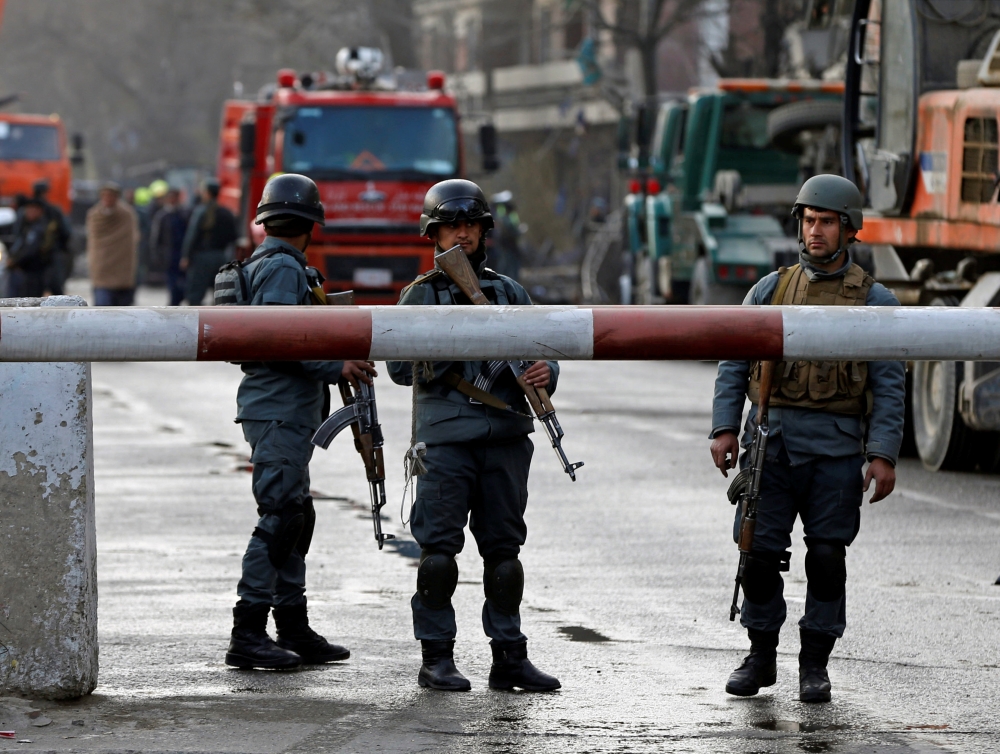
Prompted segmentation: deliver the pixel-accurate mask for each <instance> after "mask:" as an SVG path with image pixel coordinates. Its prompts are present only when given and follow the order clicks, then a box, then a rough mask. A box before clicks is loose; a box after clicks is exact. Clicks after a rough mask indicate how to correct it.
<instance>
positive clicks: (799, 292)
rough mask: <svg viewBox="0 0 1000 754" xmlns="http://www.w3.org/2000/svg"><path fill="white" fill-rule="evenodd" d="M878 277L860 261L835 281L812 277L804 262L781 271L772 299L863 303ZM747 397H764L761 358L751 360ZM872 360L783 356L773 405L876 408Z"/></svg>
mask: <svg viewBox="0 0 1000 754" xmlns="http://www.w3.org/2000/svg"><path fill="white" fill-rule="evenodd" d="M874 282H875V281H874V280H873V279H872V278H871V276H870V275H868V273H866V272H865V271H864V270H863V269H861V267H859V266H858V265H856V264H852V265H851V266H850V268H848V270H847V273H846V274H845V275H844V276H843V277H840V278H834V279H832V280H814V281H811V282H810V280H809V278H808V276H807V275H806V274H805V271H804V270H803V269H802V266H801V265H798V264H797V265H795V266H793V267H790V268H787V269H786V268H784V267H782V268H781V269H780V270H778V286H777V288H775V290H774V297H773V298H772V299H771V303H772V304H775V305H779V304H785V305H796V306H864V305H865V301H866V300H867V299H868V291H869V290H871V287H872V285H873V284H874ZM747 396H748V397H749V398H750V401H751V402H752V403H754V404H755V405H756V403H757V402H758V400H759V399H760V362H759V361H755V362H753V363H752V364H751V365H750V384H749V386H748V387H747ZM871 399H872V396H871V392H870V391H869V390H868V363H867V362H864V361H780V362H778V363H777V364H776V365H775V367H774V385H773V387H772V388H771V405H772V406H795V407H798V408H809V409H813V410H815V411H830V412H832V413H836V414H859V415H862V416H864V415H865V414H868V413H870V412H871Z"/></svg>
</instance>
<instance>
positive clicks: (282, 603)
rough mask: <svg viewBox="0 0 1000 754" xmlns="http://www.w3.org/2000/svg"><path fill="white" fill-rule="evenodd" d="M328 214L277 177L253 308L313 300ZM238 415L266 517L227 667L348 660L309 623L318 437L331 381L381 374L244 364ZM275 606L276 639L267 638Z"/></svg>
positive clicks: (289, 177) (252, 272) (289, 180)
mask: <svg viewBox="0 0 1000 754" xmlns="http://www.w3.org/2000/svg"><path fill="white" fill-rule="evenodd" d="M323 220H324V213H323V205H322V204H321V203H320V200H319V190H318V189H317V188H316V184H315V183H313V181H312V180H310V179H309V178H306V177H305V176H303V175H295V174H291V173H290V174H285V175H281V176H277V177H275V178H272V179H271V180H270V181H269V182H268V184H267V185H266V186H265V187H264V193H263V196H262V197H261V200H260V204H259V205H258V206H257V218H256V222H257V224H258V225H260V224H263V226H264V231H265V232H266V233H267V238H266V239H264V242H263V243H262V244H261V245H260V246H258V247H257V249H256V251H254V253H253V255H252V256H251V257H250V261H249V262H248V263H247V265H246V267H245V271H246V275H247V278H248V282H249V289H250V290H249V295H250V304H251V305H252V306H275V305H277V306H281V305H285V306H294V305H301V304H310V303H315V302H314V301H313V295H314V294H313V293H312V292H311V287H312V286H311V285H310V281H309V280H308V279H307V277H306V257H305V254H304V252H305V250H306V247H307V246H308V245H309V241H310V239H311V237H312V231H313V227H314V225H315V223H322V222H323ZM242 368H243V375H244V376H243V381H242V382H241V383H240V388H239V392H238V393H237V396H236V403H237V406H238V408H239V413H238V414H237V416H236V421H237V422H240V423H241V424H242V426H243V435H244V437H246V439H247V442H249V443H250V447H251V448H252V450H253V454H252V455H251V457H250V461H251V463H252V464H253V495H254V499H255V500H256V501H257V514H258V516H259V517H260V518H259V519H258V521H257V527H256V528H255V529H254V530H253V535H252V536H251V537H250V543H249V545H247V550H246V554H245V555H244V556H243V576H242V578H241V579H240V582H239V585H238V586H237V588H236V592H237V594H238V595H239V601H238V602H237V603H236V607H235V608H234V609H233V633H232V640H231V642H230V644H229V651H228V652H227V653H226V664H227V665H233V666H235V667H238V668H272V669H284V668H293V667H297V666H299V665H301V664H303V663H305V664H318V663H324V662H333V661H336V660H346V659H347V658H348V657H350V654H351V653H350V652H349V651H348V650H347V649H345V648H344V647H341V646H338V645H336V644H331V643H329V642H328V641H327V640H326V639H324V638H323V637H322V636H320V635H319V634H317V633H316V632H315V631H314V630H313V629H312V628H310V626H309V621H308V618H307V614H306V595H305V591H306V564H305V557H306V554H307V553H308V552H309V543H310V541H311V540H312V535H313V527H314V526H315V523H316V512H315V509H314V508H313V501H312V497H311V496H310V495H309V459H310V458H311V457H312V450H313V446H312V444H311V442H310V440H311V439H312V435H313V433H314V432H315V431H316V429H317V427H319V425H320V423H321V422H322V420H323V418H324V417H325V416H326V415H327V414H328V413H329V408H330V405H329V390H328V387H327V386H328V385H330V384H333V383H336V382H337V381H338V380H340V379H341V378H342V377H343V378H345V379H347V380H350V381H351V382H352V383H354V384H355V385H356V384H357V381H358V380H363V381H365V382H368V383H369V384H370V382H371V378H372V377H373V376H375V369H374V367H373V365H371V364H370V363H369V362H366V361H344V362H340V361H309V362H250V363H244V364H243V365H242ZM272 610H273V613H274V623H275V627H276V629H277V634H278V641H277V643H275V642H274V641H272V640H271V638H270V637H269V636H268V634H267V616H268V613H269V612H271V611H272Z"/></svg>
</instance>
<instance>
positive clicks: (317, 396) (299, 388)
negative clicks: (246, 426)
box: [236, 236, 344, 428]
mask: <svg viewBox="0 0 1000 754" xmlns="http://www.w3.org/2000/svg"><path fill="white" fill-rule="evenodd" d="M274 248H280V249H281V252H280V253H277V254H272V255H271V256H269V257H265V258H264V259H261V260H259V261H254V259H255V258H257V257H259V256H260V255H261V254H263V253H264V252H266V251H269V250H271V249H274ZM305 266H306V258H305V255H304V254H303V253H302V252H301V251H299V250H298V249H296V248H295V247H294V246H291V245H290V244H287V243H285V242H284V241H282V240H281V239H280V238H274V237H271V236H268V237H267V238H265V239H264V242H263V243H262V244H261V245H260V246H258V247H257V249H256V250H255V251H254V253H253V256H251V257H250V261H249V262H248V263H247V265H246V268H245V270H246V274H247V279H248V282H249V284H250V297H251V298H250V304H251V305H254V306H260V305H265V306H267V305H286V306H294V305H296V304H298V305H302V304H309V303H310V301H311V299H310V295H311V294H310V292H309V285H308V283H307V281H306V273H305ZM343 366H344V362H342V361H301V362H297V361H291V362H289V361H285V362H278V361H275V362H264V361H254V362H248V363H244V364H243V365H242V367H243V374H244V377H243V381H242V382H241V383H240V389H239V391H238V392H237V393H236V404H237V406H238V408H239V411H238V413H237V415H236V421H237V422H240V421H243V420H244V419H246V420H254V421H284V422H289V423H291V424H299V425H301V426H305V427H313V428H316V427H318V426H319V425H320V423H321V422H322V421H323V419H324V417H325V415H326V414H327V413H328V412H329V408H330V406H329V398H328V395H329V394H328V391H327V389H326V386H327V385H328V384H333V383H335V382H337V381H338V380H339V379H340V374H341V370H342V369H343Z"/></svg>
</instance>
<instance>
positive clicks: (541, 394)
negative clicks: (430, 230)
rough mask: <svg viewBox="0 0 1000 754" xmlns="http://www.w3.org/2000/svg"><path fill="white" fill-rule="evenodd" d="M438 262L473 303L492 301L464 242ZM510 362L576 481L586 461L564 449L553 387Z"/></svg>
mask: <svg viewBox="0 0 1000 754" xmlns="http://www.w3.org/2000/svg"><path fill="white" fill-rule="evenodd" d="M434 263H435V264H436V265H437V266H438V267H439V268H440V269H441V271H442V272H444V274H445V275H447V276H448V278H449V279H450V280H451V282H453V283H454V284H455V285H457V286H458V288H459V290H460V291H462V293H464V294H465V295H466V296H467V297H468V299H469V300H470V301H471V302H472V303H473V304H475V305H476V306H482V305H484V304H485V305H487V306H488V305H489V303H490V301H489V299H488V298H486V295H485V294H484V293H483V290H482V288H480V287H479V276H478V275H477V274H476V271H475V270H474V269H472V264H471V263H470V262H469V258H468V257H467V256H466V255H465V252H464V251H462V247H461V246H452V247H451V248H450V249H448V250H447V251H441V252H438V253H437V254H435V255H434ZM524 363H527V362H524ZM510 365H511V369H512V370H513V371H514V374H515V375H516V376H517V384H518V385H519V386H520V388H521V390H523V391H524V396H525V398H527V399H528V404H529V405H530V406H531V410H532V411H533V412H534V414H535V416H536V417H537V418H538V419H539V420H540V421H542V422H543V423H544V424H545V428H546V431H547V432H548V434H549V439H550V440H551V442H552V447H553V448H554V449H555V451H556V455H558V456H559V460H560V462H561V463H562V465H563V471H565V472H566V473H567V474H569V478H570V479H571V480H572V481H574V482H575V481H576V469H578V468H580V467H581V466H583V462H582V461H580V462H578V463H572V464H571V463H570V462H569V459H567V458H566V454H565V453H564V452H563V449H562V437H563V431H562V427H561V426H560V425H559V420H558V419H556V410H555V408H554V407H553V406H552V401H551V400H550V399H549V391H548V390H546V389H545V388H542V387H535V386H533V385H529V384H528V383H527V382H526V381H525V379H524V375H523V372H524V369H522V368H520V367H519V366H517V365H515V362H510Z"/></svg>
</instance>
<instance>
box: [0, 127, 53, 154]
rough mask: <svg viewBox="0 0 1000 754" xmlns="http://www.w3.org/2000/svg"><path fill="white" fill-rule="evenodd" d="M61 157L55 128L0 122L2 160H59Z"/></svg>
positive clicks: (0, 152)
mask: <svg viewBox="0 0 1000 754" xmlns="http://www.w3.org/2000/svg"><path fill="white" fill-rule="evenodd" d="M59 156H60V155H59V132H58V131H57V130H56V127H55V126H41V125H30V124H23V123H10V122H9V121H4V120H0V160H58V159H59Z"/></svg>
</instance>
